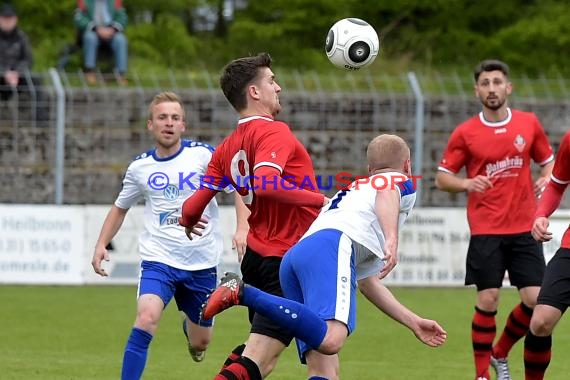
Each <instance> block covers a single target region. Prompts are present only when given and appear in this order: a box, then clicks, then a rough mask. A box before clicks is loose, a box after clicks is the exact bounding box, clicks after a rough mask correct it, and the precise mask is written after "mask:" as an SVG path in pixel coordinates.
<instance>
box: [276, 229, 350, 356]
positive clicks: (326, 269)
mask: <svg viewBox="0 0 570 380" xmlns="http://www.w3.org/2000/svg"><path fill="white" fill-rule="evenodd" d="M353 252H354V250H353V247H352V241H351V240H350V238H349V237H348V236H346V235H344V234H343V233H342V232H341V231H338V230H333V229H328V230H322V231H317V232H315V233H314V234H312V235H310V236H308V237H306V238H305V239H303V240H301V241H300V242H298V243H297V244H295V245H294V246H293V247H292V248H291V249H290V250H289V251H287V253H286V254H285V256H284V257H283V261H282V262H281V268H280V270H279V277H280V281H281V288H282V289H283V295H284V296H285V297H286V298H289V299H292V300H295V301H297V302H300V303H302V304H304V305H305V306H307V307H308V308H309V309H311V311H313V312H314V313H316V314H317V315H318V316H319V317H321V318H322V319H324V320H331V319H335V320H337V321H340V322H342V323H344V324H346V326H347V329H348V334H350V333H352V331H354V329H355V327H356V269H355V259H354V255H353ZM296 341H297V349H298V351H299V358H300V359H301V362H302V363H305V353H306V352H307V351H309V350H311V349H312V348H311V347H309V346H308V345H307V344H306V343H305V342H303V341H301V340H299V339H296Z"/></svg>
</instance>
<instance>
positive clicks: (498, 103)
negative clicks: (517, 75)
mask: <svg viewBox="0 0 570 380" xmlns="http://www.w3.org/2000/svg"><path fill="white" fill-rule="evenodd" d="M505 101H506V99H500V98H495V99H493V100H491V101H489V100H487V99H482V100H481V104H483V106H484V107H485V108H488V109H490V110H492V111H496V110H498V109H500V108H501V107H502V106H503V105H504V104H505Z"/></svg>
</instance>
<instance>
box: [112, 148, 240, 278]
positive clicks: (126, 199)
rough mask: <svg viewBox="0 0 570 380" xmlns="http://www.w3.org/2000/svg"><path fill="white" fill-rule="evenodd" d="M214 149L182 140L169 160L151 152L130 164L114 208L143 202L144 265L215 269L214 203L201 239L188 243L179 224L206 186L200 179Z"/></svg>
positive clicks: (216, 223)
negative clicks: (190, 200)
mask: <svg viewBox="0 0 570 380" xmlns="http://www.w3.org/2000/svg"><path fill="white" fill-rule="evenodd" d="M213 150H214V149H213V148H212V147H211V146H210V145H208V144H204V143H200V142H195V141H189V140H183V141H182V147H181V148H180V150H179V151H178V152H177V153H175V154H174V155H172V156H170V157H166V158H160V157H157V156H156V152H155V150H150V151H148V152H146V153H143V154H141V155H140V156H138V157H137V158H135V160H134V161H133V162H132V163H131V164H130V165H129V167H128V169H127V171H126V173H125V177H124V179H123V188H122V190H121V192H120V194H119V196H118V197H117V199H116V201H115V205H116V206H117V207H120V208H122V209H129V208H130V207H132V206H133V205H135V204H136V203H137V202H138V201H140V200H144V203H145V209H144V226H145V229H144V231H143V232H142V233H141V234H140V237H139V250H140V255H141V258H142V259H143V260H148V261H157V262H161V263H164V264H167V265H169V266H171V267H174V268H179V269H183V270H199V269H206V268H211V267H214V266H216V265H218V263H219V260H220V255H221V253H222V249H223V247H222V235H221V231H220V228H219V212H218V205H217V203H216V199H215V198H214V199H212V200H211V201H210V203H209V204H208V205H207V207H206V209H205V211H204V214H203V216H204V217H206V218H207V219H208V221H209V223H208V224H207V226H206V228H205V230H204V231H203V235H202V236H195V237H194V238H193V240H189V239H188V237H187V236H186V234H185V232H184V227H182V226H180V225H179V224H178V218H179V217H180V215H181V208H182V203H183V202H184V201H185V200H186V198H188V197H189V196H190V195H192V193H194V191H195V190H196V189H197V188H199V187H200V186H205V185H207V182H208V181H207V179H204V178H203V175H204V173H205V172H206V168H207V167H208V163H209V162H210V159H211V157H212V152H213ZM228 191H231V190H228Z"/></svg>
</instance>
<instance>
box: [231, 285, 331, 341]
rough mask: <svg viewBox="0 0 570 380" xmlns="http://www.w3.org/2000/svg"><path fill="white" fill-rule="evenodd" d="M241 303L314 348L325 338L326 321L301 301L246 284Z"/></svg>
mask: <svg viewBox="0 0 570 380" xmlns="http://www.w3.org/2000/svg"><path fill="white" fill-rule="evenodd" d="M242 304H243V305H245V306H248V307H251V308H252V309H254V310H255V311H256V312H258V313H259V314H262V315H264V316H266V317H267V318H269V319H271V320H273V321H274V322H275V323H277V324H279V325H280V326H282V327H284V328H286V329H288V330H289V331H291V332H292V333H293V335H295V337H297V338H299V339H301V340H302V341H304V342H305V343H307V344H308V345H309V346H311V347H312V348H314V349H317V348H318V347H319V346H320V345H321V343H322V342H323V339H325V335H326V333H327V323H326V322H325V321H324V320H323V319H321V318H320V317H319V316H318V315H317V314H315V313H313V312H312V311H311V310H310V309H309V308H308V307H306V306H305V305H303V304H302V303H299V302H296V301H293V300H290V299H287V298H283V297H278V296H274V295H271V294H268V293H265V292H263V291H261V290H259V289H257V288H254V287H252V286H249V285H246V286H245V287H244V289H243V297H242Z"/></svg>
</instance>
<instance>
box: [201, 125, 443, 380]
mask: <svg viewBox="0 0 570 380" xmlns="http://www.w3.org/2000/svg"><path fill="white" fill-rule="evenodd" d="M367 158H368V171H369V174H370V177H368V178H366V179H364V180H358V181H356V182H353V183H352V184H351V186H350V187H349V188H347V189H345V190H341V191H339V192H338V193H337V194H336V195H335V196H334V197H333V198H332V199H331V202H330V203H329V204H328V205H327V206H326V207H325V208H324V209H323V210H322V211H321V213H320V214H319V216H318V217H317V219H316V220H315V221H314V222H313V224H312V225H311V227H310V228H309V230H308V231H307V233H306V234H305V235H304V236H303V237H302V238H301V240H300V241H299V242H298V243H297V244H295V245H294V246H293V247H292V248H291V249H290V250H289V251H288V252H287V253H286V254H285V256H284V258H283V261H282V263H281V267H280V274H279V275H280V281H281V287H282V288H283V293H284V296H285V298H282V297H278V296H274V295H270V294H268V293H265V292H262V291H261V290H259V289H257V288H254V287H252V286H250V285H247V284H244V283H243V281H242V280H241V279H240V278H239V277H238V276H237V275H235V274H226V277H225V278H224V279H222V283H221V284H220V286H219V287H218V288H217V289H216V290H215V291H214V292H213V293H212V295H211V296H210V298H209V299H208V301H207V303H206V305H205V306H204V308H203V310H202V316H203V318H206V319H207V318H212V317H213V316H214V315H216V314H218V313H219V312H221V311H222V310H225V309H226V308H228V307H230V306H233V305H245V306H248V307H250V308H253V309H255V311H256V312H258V313H260V314H263V315H265V316H266V317H268V318H271V319H272V320H274V321H275V322H276V323H278V324H281V325H282V326H283V327H285V328H287V329H289V330H290V331H291V332H292V333H293V334H294V335H295V337H296V339H297V347H298V350H299V357H300V359H301V362H303V363H306V364H307V369H308V373H309V379H312V380H317V379H318V380H322V379H329V380H334V379H338V376H339V363H338V356H337V355H336V354H337V353H338V352H339V350H340V349H341V348H342V346H343V344H344V342H345V341H346V339H347V337H348V335H350V333H352V331H353V330H354V328H355V316H356V289H357V283H358V289H359V290H360V291H361V292H362V293H363V294H364V295H365V297H366V298H367V299H368V300H369V301H370V302H372V303H373V304H374V305H376V306H377V307H378V308H379V309H380V310H382V311H383V312H385V313H386V314H388V315H389V316H391V317H392V318H393V319H395V320H396V321H398V322H400V323H402V324H403V325H405V326H407V327H408V328H409V329H411V330H412V331H413V332H414V334H415V335H416V337H417V338H418V339H419V340H420V341H422V342H423V343H425V344H427V345H429V346H432V347H437V346H440V345H441V344H443V343H444V342H445V340H446V337H447V333H446V332H445V331H444V330H443V328H441V326H439V324H438V323H437V322H435V321H432V320H428V319H424V318H421V317H419V316H418V315H416V314H414V313H413V312H412V311H410V310H408V309H407V308H406V307H405V306H403V305H402V304H401V303H399V302H398V301H397V300H396V299H395V298H394V296H393V295H392V293H391V292H390V291H389V290H388V289H387V288H386V287H384V286H383V285H382V284H381V283H380V279H381V278H383V277H385V276H386V275H387V274H388V273H389V272H390V270H392V268H394V266H395V265H396V263H397V250H398V228H399V226H400V225H401V224H402V223H403V222H404V221H405V219H406V216H407V215H408V213H409V212H410V211H411V210H412V207H413V205H414V202H415V196H416V194H415V190H414V188H413V184H412V182H411V181H410V180H409V179H408V177H409V176H410V175H411V173H410V150H409V148H408V146H407V144H406V143H405V141H404V140H403V139H401V138H400V137H398V136H394V135H380V136H378V137H376V138H375V139H373V140H372V142H371V143H370V144H369V146H368V150H367Z"/></svg>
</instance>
